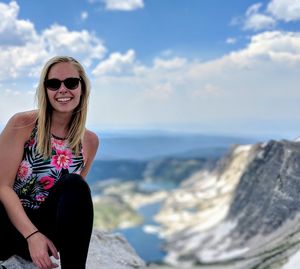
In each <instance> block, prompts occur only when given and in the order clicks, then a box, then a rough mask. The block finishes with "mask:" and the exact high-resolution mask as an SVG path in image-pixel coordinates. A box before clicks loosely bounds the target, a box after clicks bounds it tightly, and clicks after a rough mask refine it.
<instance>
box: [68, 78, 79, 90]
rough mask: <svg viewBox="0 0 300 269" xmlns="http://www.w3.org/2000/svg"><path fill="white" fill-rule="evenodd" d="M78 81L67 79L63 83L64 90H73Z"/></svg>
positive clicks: (76, 79) (77, 79)
mask: <svg viewBox="0 0 300 269" xmlns="http://www.w3.org/2000/svg"><path fill="white" fill-rule="evenodd" d="M79 81H80V79H79V78H67V79H66V80H65V81H64V84H65V86H66V88H68V89H69V90H74V89H76V88H77V87H78V84H79Z"/></svg>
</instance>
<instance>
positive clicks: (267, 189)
mask: <svg viewBox="0 0 300 269" xmlns="http://www.w3.org/2000/svg"><path fill="white" fill-rule="evenodd" d="M250 150H251V154H250V155H249V156H250V158H248V159H247V162H246V163H241V166H243V167H244V168H243V169H242V173H241V174H240V175H239V180H238V184H236V186H235V188H234V190H233V191H232V198H231V199H230V200H229V201H230V204H229V208H228V211H226V215H225V217H224V218H223V219H222V220H221V221H220V222H219V223H216V225H215V226H214V227H210V228H209V229H207V230H201V229H200V228H199V227H196V226H195V225H194V226H190V227H189V228H188V229H185V230H180V231H178V232H177V233H175V234H172V235H171V236H170V237H169V238H168V244H167V251H168V257H167V259H169V261H171V262H172V263H173V264H177V265H178V264H180V262H183V263H186V262H187V261H188V262H189V263H191V265H192V264H194V265H195V264H196V265H201V268H222V269H227V268H228V269H248V268H257V269H260V268H261V269H263V268H269V269H271V268H272V269H275V268H276V269H278V268H293V269H294V268H295V269H296V267H285V266H287V264H288V263H289V260H290V259H291V257H293V256H295V255H296V254H297V252H298V253H299V249H300V143H299V142H293V141H269V142H267V143H262V144H257V145H254V146H253V147H251V149H250ZM230 156H232V158H231V159H230ZM235 158H236V157H234V154H232V155H230V154H229V155H228V156H227V159H226V160H225V161H224V160H223V165H222V167H221V169H220V168H218V171H215V174H217V175H215V178H217V180H216V185H218V182H219V180H220V179H222V178H224V173H225V172H226V173H227V174H231V175H234V173H229V171H228V169H227V168H228V167H229V168H230V167H231V163H233V162H234V161H235ZM231 169H232V168H231ZM192 184H195V185H194V186H197V185H196V184H199V182H196V181H195V182H194V183H191V182H190V184H189V188H192ZM194 189H196V188H195V187H194ZM195 191H196V190H195ZM219 191H220V190H219ZM220 193H222V192H220ZM212 199H216V197H213V198H212ZM198 200H199V201H198V202H199V203H200V202H201V201H200V200H201V199H198ZM208 202H209V204H214V203H213V201H206V203H208ZM202 208H204V209H205V207H204V206H203V207H202ZM204 209H202V210H204ZM200 211H201V209H200ZM198 225H201V223H199V224H198ZM297 268H298V267H297Z"/></svg>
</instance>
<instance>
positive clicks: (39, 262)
mask: <svg viewBox="0 0 300 269" xmlns="http://www.w3.org/2000/svg"><path fill="white" fill-rule="evenodd" d="M32 260H33V262H34V264H35V265H36V266H38V268H41V269H52V268H56V267H57V264H54V263H52V261H51V260H50V258H49V256H48V254H44V255H43V256H40V257H38V258H34V259H32Z"/></svg>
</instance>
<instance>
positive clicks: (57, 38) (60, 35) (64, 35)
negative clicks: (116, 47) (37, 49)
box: [41, 25, 106, 66]
mask: <svg viewBox="0 0 300 269" xmlns="http://www.w3.org/2000/svg"><path fill="white" fill-rule="evenodd" d="M41 38H42V39H43V41H44V43H45V48H46V49H47V51H48V52H49V53H50V54H53V55H57V54H58V55H68V54H71V55H76V56H77V57H78V58H79V59H80V60H81V61H82V62H83V63H84V64H85V65H88V66H89V65H90V64H91V62H92V59H101V58H102V57H103V55H104V53H105V51H106V49H105V47H104V46H103V44H102V42H101V40H100V39H99V38H98V37H96V36H95V35H94V34H91V33H89V32H88V31H86V30H82V31H80V32H79V31H69V30H68V28H67V27H65V26H61V25H52V26H51V27H50V28H48V29H46V30H44V31H43V33H42V36H41Z"/></svg>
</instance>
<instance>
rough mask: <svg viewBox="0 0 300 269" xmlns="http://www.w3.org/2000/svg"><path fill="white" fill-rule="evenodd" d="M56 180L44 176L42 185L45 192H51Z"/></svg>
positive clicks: (41, 181)
mask: <svg viewBox="0 0 300 269" xmlns="http://www.w3.org/2000/svg"><path fill="white" fill-rule="evenodd" d="M54 181H55V180H54V178H52V177H48V176H44V177H42V178H41V180H40V183H41V184H42V185H43V187H44V189H45V190H49V189H50V188H51V187H52V186H53V185H54Z"/></svg>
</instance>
